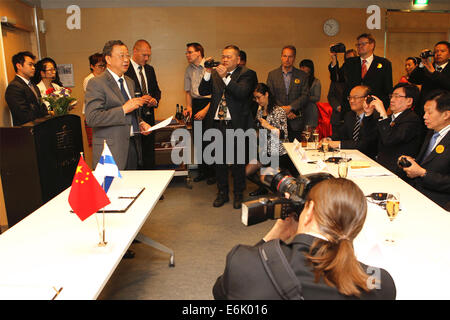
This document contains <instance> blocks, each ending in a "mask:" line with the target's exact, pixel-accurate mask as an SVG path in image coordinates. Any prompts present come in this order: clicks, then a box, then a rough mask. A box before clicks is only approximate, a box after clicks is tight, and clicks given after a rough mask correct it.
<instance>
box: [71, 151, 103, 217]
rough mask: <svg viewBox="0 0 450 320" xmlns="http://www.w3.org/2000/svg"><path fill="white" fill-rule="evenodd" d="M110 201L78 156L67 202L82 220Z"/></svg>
mask: <svg viewBox="0 0 450 320" xmlns="http://www.w3.org/2000/svg"><path fill="white" fill-rule="evenodd" d="M110 203H111V201H109V198H108V196H107V195H106V193H105V190H103V188H102V187H101V186H100V184H99V183H98V182H97V180H96V179H95V177H94V175H93V174H92V171H91V169H89V167H88V165H87V164H86V162H84V160H83V158H82V157H80V161H79V162H78V166H77V171H76V172H75V176H74V177H73V181H72V189H71V190H70V194H69V204H70V206H71V207H72V210H73V212H75V213H76V214H77V215H78V217H79V218H80V219H81V221H84V220H85V219H86V218H88V217H89V216H91V215H92V214H93V213H95V212H97V211H98V210H99V209H101V208H103V207H105V206H106V205H108V204H110Z"/></svg>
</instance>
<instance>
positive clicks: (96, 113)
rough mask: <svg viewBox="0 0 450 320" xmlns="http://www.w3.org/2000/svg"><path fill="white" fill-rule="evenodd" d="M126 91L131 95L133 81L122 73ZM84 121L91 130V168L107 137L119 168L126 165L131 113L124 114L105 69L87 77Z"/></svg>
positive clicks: (115, 90) (111, 80)
mask: <svg viewBox="0 0 450 320" xmlns="http://www.w3.org/2000/svg"><path fill="white" fill-rule="evenodd" d="M125 80H126V83H127V86H128V91H129V93H130V96H131V98H134V89H135V88H134V81H133V80H132V79H131V78H129V77H127V76H125ZM85 103H86V122H87V125H88V126H89V127H91V128H92V130H93V138H92V145H93V149H92V168H93V169H95V166H96V165H97V162H98V160H99V159H100V155H101V153H102V151H103V140H106V143H107V144H108V147H109V149H110V150H111V153H112V155H113V157H114V160H115V162H116V164H117V166H118V167H119V169H120V170H123V169H125V166H126V164H127V158H128V147H129V144H130V128H131V117H132V113H128V114H126V115H125V114H124V112H123V109H122V105H123V104H125V99H124V97H123V96H122V93H121V92H120V89H119V86H118V85H117V83H116V81H115V80H114V78H113V76H112V75H111V74H110V73H109V72H108V70H106V71H105V72H103V73H102V74H101V75H100V76H97V77H94V78H92V79H91V80H89V82H88V85H87V88H86V95H85Z"/></svg>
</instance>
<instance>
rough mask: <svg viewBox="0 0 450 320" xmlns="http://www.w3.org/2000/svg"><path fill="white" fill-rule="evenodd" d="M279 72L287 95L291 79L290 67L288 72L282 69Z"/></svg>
mask: <svg viewBox="0 0 450 320" xmlns="http://www.w3.org/2000/svg"><path fill="white" fill-rule="evenodd" d="M281 74H282V75H283V81H284V87H285V88H286V95H288V94H289V87H290V85H291V79H292V69H291V71H288V72H284V71H283V70H282V72H281Z"/></svg>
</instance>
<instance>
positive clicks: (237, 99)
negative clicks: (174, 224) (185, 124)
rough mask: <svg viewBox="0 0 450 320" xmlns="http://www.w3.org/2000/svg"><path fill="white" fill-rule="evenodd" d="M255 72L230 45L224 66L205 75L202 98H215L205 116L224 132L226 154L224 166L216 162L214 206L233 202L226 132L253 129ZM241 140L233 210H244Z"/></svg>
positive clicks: (234, 167)
mask: <svg viewBox="0 0 450 320" xmlns="http://www.w3.org/2000/svg"><path fill="white" fill-rule="evenodd" d="M256 81H257V79H256V74H255V72H253V71H251V70H249V69H247V68H246V67H241V66H239V48H238V47H237V46H234V45H229V46H226V47H225V48H224V49H223V51H222V60H221V64H220V65H219V66H217V67H215V68H214V69H213V68H205V74H204V76H203V79H202V81H201V82H200V86H199V88H198V91H199V93H200V94H201V95H203V96H207V95H211V106H210V108H209V110H208V113H207V114H206V117H205V122H206V125H207V127H208V128H216V129H218V130H220V132H221V134H222V137H223V140H222V141H223V142H224V150H223V151H224V152H223V158H222V160H223V161H221V162H220V163H216V178H217V188H218V189H219V190H218V191H219V192H218V195H217V198H216V200H215V201H214V203H213V206H214V207H221V206H223V205H224V204H225V203H226V202H228V201H229V197H228V189H229V188H228V164H227V162H226V155H227V151H230V152H231V150H228V149H229V148H231V146H227V145H226V143H225V142H226V132H230V133H234V132H235V131H236V130H237V129H243V130H244V131H245V130H247V129H249V128H250V127H252V126H253V118H252V114H251V110H250V104H251V101H252V97H253V91H254V90H255V87H256V84H257V82H256ZM236 150H237V138H234V152H233V154H234V159H232V161H233V163H232V164H231V170H232V173H233V192H234V201H233V207H234V208H235V209H240V208H241V204H242V200H243V192H244V190H245V163H239V162H238V159H237V158H238V156H239V155H238V154H237V153H236Z"/></svg>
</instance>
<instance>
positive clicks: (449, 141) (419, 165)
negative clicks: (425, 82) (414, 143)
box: [399, 91, 450, 211]
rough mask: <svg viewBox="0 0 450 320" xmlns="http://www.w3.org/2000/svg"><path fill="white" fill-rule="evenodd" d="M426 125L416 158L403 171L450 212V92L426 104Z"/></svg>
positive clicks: (436, 94) (418, 187) (415, 184)
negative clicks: (424, 135)
mask: <svg viewBox="0 0 450 320" xmlns="http://www.w3.org/2000/svg"><path fill="white" fill-rule="evenodd" d="M424 119H425V125H426V126H427V128H428V129H430V130H429V132H428V134H427V136H426V137H425V141H424V143H423V145H422V148H421V149H420V152H419V154H418V156H417V158H416V159H413V158H412V157H409V156H401V157H400V158H399V160H400V159H401V158H403V157H405V158H406V159H407V160H408V161H409V163H408V164H407V165H406V166H405V167H403V170H404V171H405V173H406V174H407V176H408V178H410V179H411V180H410V183H411V184H412V185H413V186H414V187H415V188H416V189H417V190H419V191H420V192H422V193H423V194H424V195H426V196H427V197H428V198H430V199H431V200H433V201H434V202H436V203H437V204H439V205H440V206H441V207H443V208H444V209H446V210H447V211H450V93H449V92H448V91H438V92H436V93H433V94H432V95H431V96H430V98H429V99H428V100H427V101H426V103H425V115H424Z"/></svg>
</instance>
